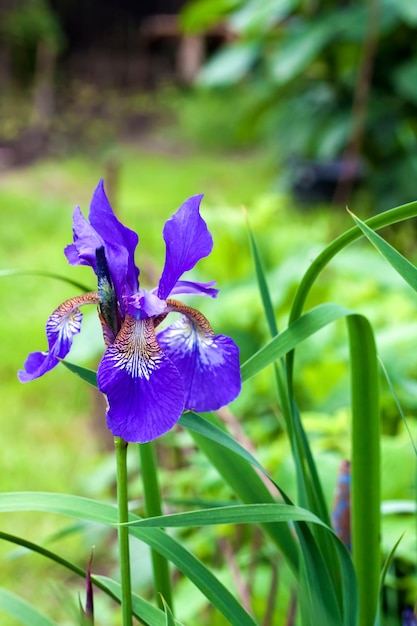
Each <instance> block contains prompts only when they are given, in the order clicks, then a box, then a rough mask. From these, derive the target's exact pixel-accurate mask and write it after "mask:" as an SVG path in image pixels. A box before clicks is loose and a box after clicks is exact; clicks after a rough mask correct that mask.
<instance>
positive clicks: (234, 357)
mask: <svg viewBox="0 0 417 626" xmlns="http://www.w3.org/2000/svg"><path fill="white" fill-rule="evenodd" d="M183 312H184V313H185V315H182V316H181V318H180V319H179V320H177V321H176V322H175V323H174V324H172V325H171V326H169V327H168V328H166V329H165V330H163V331H161V332H160V333H158V335H157V341H158V343H159V345H160V346H161V348H162V350H163V351H164V353H165V354H166V355H167V356H168V357H169V359H170V360H171V361H172V362H173V363H174V364H175V366H176V367H177V368H178V371H179V372H180V374H181V377H182V379H183V385H184V393H185V408H186V409H193V410H195V411H215V410H216V409H219V408H220V407H222V406H224V405H226V404H228V403H229V402H232V400H234V399H235V398H236V397H237V396H238V394H239V392H240V389H241V378H240V367H239V349H238V347H237V345H236V344H235V342H234V341H233V340H232V339H230V338H229V337H226V336H225V335H215V334H214V333H213V331H212V329H211V327H210V325H209V323H208V321H207V320H206V318H205V317H204V316H203V315H202V314H201V313H199V312H198V311H196V310H195V309H191V308H190V307H185V306H184V307H183Z"/></svg>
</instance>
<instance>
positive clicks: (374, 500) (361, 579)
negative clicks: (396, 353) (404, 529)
mask: <svg viewBox="0 0 417 626" xmlns="http://www.w3.org/2000/svg"><path fill="white" fill-rule="evenodd" d="M348 330H349V351H350V365H351V407H352V408H351V410H352V489H351V510H352V553H353V561H354V564H355V570H356V576H357V579H358V589H359V621H358V626H368V625H369V624H373V622H374V620H375V615H376V614H377V610H378V601H379V570H380V561H381V544H380V535H381V531H380V526H381V520H380V518H381V510H380V509H381V488H380V471H381V470H380V439H381V433H380V421H381V420H380V409H379V379H378V360H377V354H376V346H375V339H374V334H373V331H372V327H371V325H370V323H369V322H368V320H367V319H366V318H365V317H363V316H362V315H351V316H349V317H348Z"/></svg>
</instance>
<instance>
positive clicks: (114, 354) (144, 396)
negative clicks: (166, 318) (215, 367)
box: [97, 315, 184, 443]
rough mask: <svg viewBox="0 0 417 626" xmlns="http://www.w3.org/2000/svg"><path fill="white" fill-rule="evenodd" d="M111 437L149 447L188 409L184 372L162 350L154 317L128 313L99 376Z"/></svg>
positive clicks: (103, 361) (108, 351)
mask: <svg viewBox="0 0 417 626" xmlns="http://www.w3.org/2000/svg"><path fill="white" fill-rule="evenodd" d="M97 377H98V386H99V389H100V390H101V391H102V392H103V393H105V394H106V395H107V399H108V403H109V408H108V411H107V424H108V427H109V429H110V430H111V431H112V433H113V435H115V436H118V437H122V438H123V439H125V440H126V441H130V442H140V443H145V442H147V441H151V440H152V439H155V438H156V437H159V436H160V435H163V434H164V433H165V432H167V431H168V430H170V429H171V428H172V427H173V426H174V425H175V424H176V422H177V421H178V419H179V418H180V416H181V413H182V411H183V408H184V391H183V386H182V381H181V377H180V374H179V372H178V370H177V369H176V367H175V366H174V365H173V364H172V362H171V361H170V360H169V359H168V358H167V357H166V356H165V355H164V354H163V352H162V351H161V349H160V347H159V345H158V343H157V341H156V338H155V330H154V325H153V321H152V320H151V319H144V320H137V319H135V318H133V317H132V316H131V315H127V316H126V319H125V321H124V324H123V326H122V329H121V330H120V332H119V334H118V335H117V337H116V341H115V342H114V344H113V345H111V346H109V347H108V348H107V350H106V352H105V354H104V357H103V359H102V361H101V363H100V366H99V368H98V372H97Z"/></svg>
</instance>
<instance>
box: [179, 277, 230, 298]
mask: <svg viewBox="0 0 417 626" xmlns="http://www.w3.org/2000/svg"><path fill="white" fill-rule="evenodd" d="M215 284H216V281H215V280H212V281H211V282H209V283H196V282H194V281H190V280H178V281H177V283H176V284H175V287H174V288H173V289H172V290H171V294H170V295H171V296H176V295H185V294H187V293H189V294H192V295H195V296H209V297H210V298H217V295H218V293H219V290H218V289H216V288H214V287H213V285H215Z"/></svg>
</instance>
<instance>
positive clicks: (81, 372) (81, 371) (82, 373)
mask: <svg viewBox="0 0 417 626" xmlns="http://www.w3.org/2000/svg"><path fill="white" fill-rule="evenodd" d="M61 363H62V364H63V365H65V367H67V368H68V369H69V370H70V372H72V373H73V374H76V375H77V376H79V377H80V378H82V380H85V381H86V382H87V383H89V384H90V385H92V386H93V387H97V372H95V371H94V370H90V369H88V368H86V367H81V365H75V364H74V363H70V362H69V361H65V360H62V361H61Z"/></svg>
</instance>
